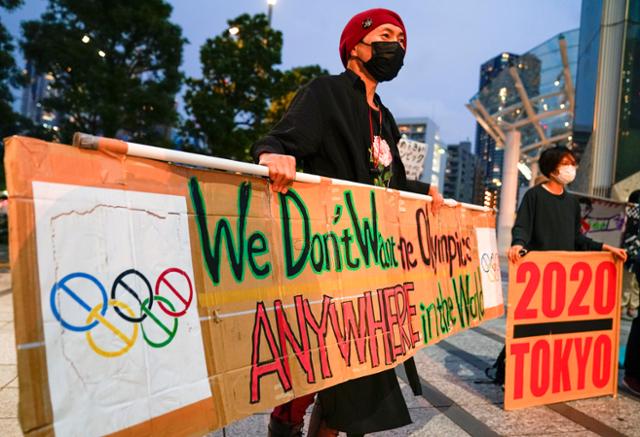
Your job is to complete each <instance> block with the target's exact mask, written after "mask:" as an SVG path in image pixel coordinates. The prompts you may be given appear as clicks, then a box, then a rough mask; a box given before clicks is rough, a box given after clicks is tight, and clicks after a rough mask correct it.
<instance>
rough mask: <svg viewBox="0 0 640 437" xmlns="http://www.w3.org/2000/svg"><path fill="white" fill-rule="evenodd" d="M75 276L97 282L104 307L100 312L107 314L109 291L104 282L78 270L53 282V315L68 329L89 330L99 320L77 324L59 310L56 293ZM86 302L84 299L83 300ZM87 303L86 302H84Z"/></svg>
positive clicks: (51, 298) (51, 299)
mask: <svg viewBox="0 0 640 437" xmlns="http://www.w3.org/2000/svg"><path fill="white" fill-rule="evenodd" d="M74 278H84V279H88V280H89V281H91V282H93V283H94V284H96V285H97V286H98V288H99V289H100V293H101V294H102V309H101V310H100V314H101V315H103V316H104V315H105V313H106V312H107V299H108V298H107V292H106V290H105V289H104V287H103V286H102V284H101V283H100V282H99V281H98V280H97V279H96V278H94V277H93V276H91V275H89V274H87V273H81V272H76V273H70V274H68V275H67V276H65V277H64V278H62V279H60V280H59V281H58V282H56V283H55V284H53V287H51V296H50V299H49V300H50V305H51V311H52V312H53V315H54V316H55V318H56V319H58V321H59V322H60V323H61V324H62V326H63V327H65V328H66V329H69V330H71V331H76V332H83V331H88V330H90V329H92V328H94V327H95V326H96V325H97V324H98V321H97V320H94V321H93V322H91V323H90V324H88V325H86V326H75V325H71V324H70V323H67V322H66V321H65V320H64V319H63V318H62V317H61V316H60V312H59V311H58V308H57V307H56V300H55V297H56V293H57V292H58V290H60V288H61V287H62V286H63V285H64V284H65V283H66V282H68V281H69V280H71V279H74ZM83 302H84V301H83ZM84 303H85V304H86V302H84Z"/></svg>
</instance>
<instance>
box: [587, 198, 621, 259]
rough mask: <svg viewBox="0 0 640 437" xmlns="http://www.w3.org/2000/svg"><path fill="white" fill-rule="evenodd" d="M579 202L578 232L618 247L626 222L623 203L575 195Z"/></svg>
mask: <svg viewBox="0 0 640 437" xmlns="http://www.w3.org/2000/svg"><path fill="white" fill-rule="evenodd" d="M576 197H578V201H579V202H580V230H581V232H582V233H583V234H584V235H586V236H587V237H589V238H592V239H594V240H596V241H600V242H602V243H606V244H610V245H612V246H615V247H620V245H621V244H622V235H623V234H624V226H625V222H626V212H625V211H626V206H627V204H626V203H625V202H615V201H613V200H605V199H600V198H597V197H590V196H587V195H585V194H576Z"/></svg>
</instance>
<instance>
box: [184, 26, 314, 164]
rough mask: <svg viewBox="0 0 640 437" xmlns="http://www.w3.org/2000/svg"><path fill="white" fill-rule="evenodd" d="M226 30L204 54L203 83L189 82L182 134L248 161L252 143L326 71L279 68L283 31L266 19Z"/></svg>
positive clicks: (223, 154) (209, 42)
mask: <svg viewBox="0 0 640 437" xmlns="http://www.w3.org/2000/svg"><path fill="white" fill-rule="evenodd" d="M228 25H229V30H225V31H224V32H222V33H221V34H220V35H218V36H216V37H215V38H211V39H208V40H207V41H206V42H205V43H204V45H203V46H202V47H201V49H200V62H201V64H202V78H198V79H196V78H189V79H188V80H187V91H186V94H185V106H186V112H187V115H188V119H187V120H186V122H185V123H184V129H183V131H184V133H185V135H186V136H188V137H191V138H196V139H199V140H202V141H204V142H205V143H206V144H207V147H208V149H209V150H208V152H209V153H211V154H213V155H215V156H220V157H225V158H231V159H238V160H249V159H250V158H249V149H250V147H251V144H252V143H253V142H254V141H256V140H257V139H258V138H259V137H260V136H262V135H264V134H265V133H266V132H267V131H268V130H269V128H270V127H271V126H272V125H273V124H274V123H275V122H277V120H278V119H279V118H280V117H281V116H282V114H283V113H284V110H285V108H286V106H287V105H288V103H289V102H290V100H291V98H292V97H293V94H294V93H295V91H296V90H297V89H298V88H299V87H300V86H301V85H302V84H303V83H305V82H308V81H309V80H311V79H312V78H314V77H317V76H320V75H324V74H327V72H326V71H325V70H323V69H322V68H320V67H319V66H306V67H298V68H294V69H292V70H289V71H282V70H280V69H278V68H277V66H278V65H279V64H280V63H281V57H282V44H283V39H282V32H280V31H277V30H274V29H272V28H271V27H270V26H269V22H268V20H267V17H266V16H265V15H263V14H258V15H253V16H252V15H248V14H243V15H240V16H239V17H237V18H235V19H233V20H229V21H228Z"/></svg>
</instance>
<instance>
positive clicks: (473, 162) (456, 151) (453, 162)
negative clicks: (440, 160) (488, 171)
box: [442, 141, 484, 203]
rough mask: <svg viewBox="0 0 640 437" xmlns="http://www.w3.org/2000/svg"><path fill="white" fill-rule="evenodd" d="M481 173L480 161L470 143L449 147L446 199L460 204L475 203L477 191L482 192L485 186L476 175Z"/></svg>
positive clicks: (445, 185) (462, 142)
mask: <svg viewBox="0 0 640 437" xmlns="http://www.w3.org/2000/svg"><path fill="white" fill-rule="evenodd" d="M478 173H481V170H480V159H479V158H478V157H477V156H476V155H474V154H473V153H472V151H471V142H470V141H461V142H460V143H458V144H449V146H448V147H447V167H446V170H445V177H444V187H443V189H442V193H443V195H444V197H446V198H451V199H455V200H457V201H459V202H466V203H474V202H475V200H476V196H475V194H476V191H482V190H483V188H484V187H483V185H482V184H479V186H476V183H478V182H481V181H480V180H478V178H477V177H476V175H477V174H478Z"/></svg>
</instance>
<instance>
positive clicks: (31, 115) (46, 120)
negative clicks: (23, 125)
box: [20, 62, 58, 132]
mask: <svg viewBox="0 0 640 437" xmlns="http://www.w3.org/2000/svg"><path fill="white" fill-rule="evenodd" d="M23 74H24V75H25V76H27V77H29V83H27V84H26V85H25V86H24V88H23V89H22V97H21V100H20V114H21V115H22V116H23V117H25V118H27V119H29V120H31V121H32V122H33V123H34V124H35V125H42V127H43V128H45V129H50V130H53V131H56V132H57V131H58V123H57V122H56V114H54V113H52V112H47V111H45V110H44V109H43V107H42V102H43V100H44V99H46V98H47V97H50V96H51V93H52V90H51V84H52V83H53V81H54V80H55V78H54V77H53V75H52V74H51V73H47V74H38V73H37V71H36V69H35V66H34V65H33V63H31V62H27V66H26V68H25V69H24V71H23Z"/></svg>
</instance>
